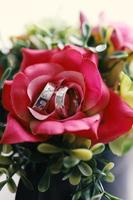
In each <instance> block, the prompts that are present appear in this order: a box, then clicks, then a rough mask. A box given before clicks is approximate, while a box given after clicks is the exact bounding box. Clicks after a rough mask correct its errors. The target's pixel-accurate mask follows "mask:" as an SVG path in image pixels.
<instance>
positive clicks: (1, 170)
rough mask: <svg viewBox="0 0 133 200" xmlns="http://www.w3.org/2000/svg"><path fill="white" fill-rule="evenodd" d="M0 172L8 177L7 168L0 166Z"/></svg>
mask: <svg viewBox="0 0 133 200" xmlns="http://www.w3.org/2000/svg"><path fill="white" fill-rule="evenodd" d="M0 173H1V174H6V176H7V177H9V172H8V170H7V169H6V168H2V167H1V168H0Z"/></svg>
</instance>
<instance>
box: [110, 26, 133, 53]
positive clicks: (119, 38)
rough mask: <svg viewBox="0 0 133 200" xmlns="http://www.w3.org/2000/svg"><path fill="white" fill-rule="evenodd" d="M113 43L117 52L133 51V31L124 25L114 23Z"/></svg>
mask: <svg viewBox="0 0 133 200" xmlns="http://www.w3.org/2000/svg"><path fill="white" fill-rule="evenodd" d="M111 27H112V28H113V32H112V35H111V41H112V43H113V45H114V47H115V49H116V50H123V49H126V48H127V49H130V50H133V29H132V28H131V27H130V26H128V25H127V24H124V23H112V24H111Z"/></svg>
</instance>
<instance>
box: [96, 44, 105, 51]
mask: <svg viewBox="0 0 133 200" xmlns="http://www.w3.org/2000/svg"><path fill="white" fill-rule="evenodd" d="M106 49H107V44H99V45H97V46H96V52H98V53H101V52H103V51H105V50H106Z"/></svg>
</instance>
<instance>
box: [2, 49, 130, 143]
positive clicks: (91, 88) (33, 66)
mask: <svg viewBox="0 0 133 200" xmlns="http://www.w3.org/2000/svg"><path fill="white" fill-rule="evenodd" d="M97 64H98V59H97V55H96V54H94V53H92V52H90V51H87V50H85V49H83V48H78V47H75V46H66V47H65V48H64V49H63V50H61V49H53V50H48V51H47V50H46V51H45V50H31V49H23V61H22V64H21V70H20V71H19V72H18V73H17V74H16V75H15V76H14V79H13V80H12V81H6V82H5V84H4V88H3V105H4V107H5V109H7V110H8V111H9V115H8V121H7V127H6V129H5V132H4V135H3V137H2V140H1V143H19V142H37V141H44V140H46V139H47V137H48V136H51V135H59V134H64V133H68V134H69V133H74V134H76V135H80V136H83V137H87V138H90V139H92V141H93V142H94V143H95V142H98V141H101V142H105V143H106V142H109V141H110V140H113V139H115V138H117V137H118V136H120V135H122V134H124V133H125V132H126V131H128V130H129V129H130V128H131V126H132V123H133V110H132V109H130V108H129V107H128V106H127V104H125V103H124V102H122V100H121V99H120V97H119V96H118V95H117V94H115V93H114V92H112V91H109V90H108V88H107V87H106V85H105V84H104V82H103V80H102V78H101V76H100V73H99V71H98V68H97Z"/></svg>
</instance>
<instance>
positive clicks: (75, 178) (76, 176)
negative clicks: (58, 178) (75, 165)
mask: <svg viewBox="0 0 133 200" xmlns="http://www.w3.org/2000/svg"><path fill="white" fill-rule="evenodd" d="M80 181H81V174H80V173H79V172H78V171H77V170H75V171H73V172H72V174H71V176H70V177H69V182H70V184H71V185H78V184H79V183H80Z"/></svg>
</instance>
